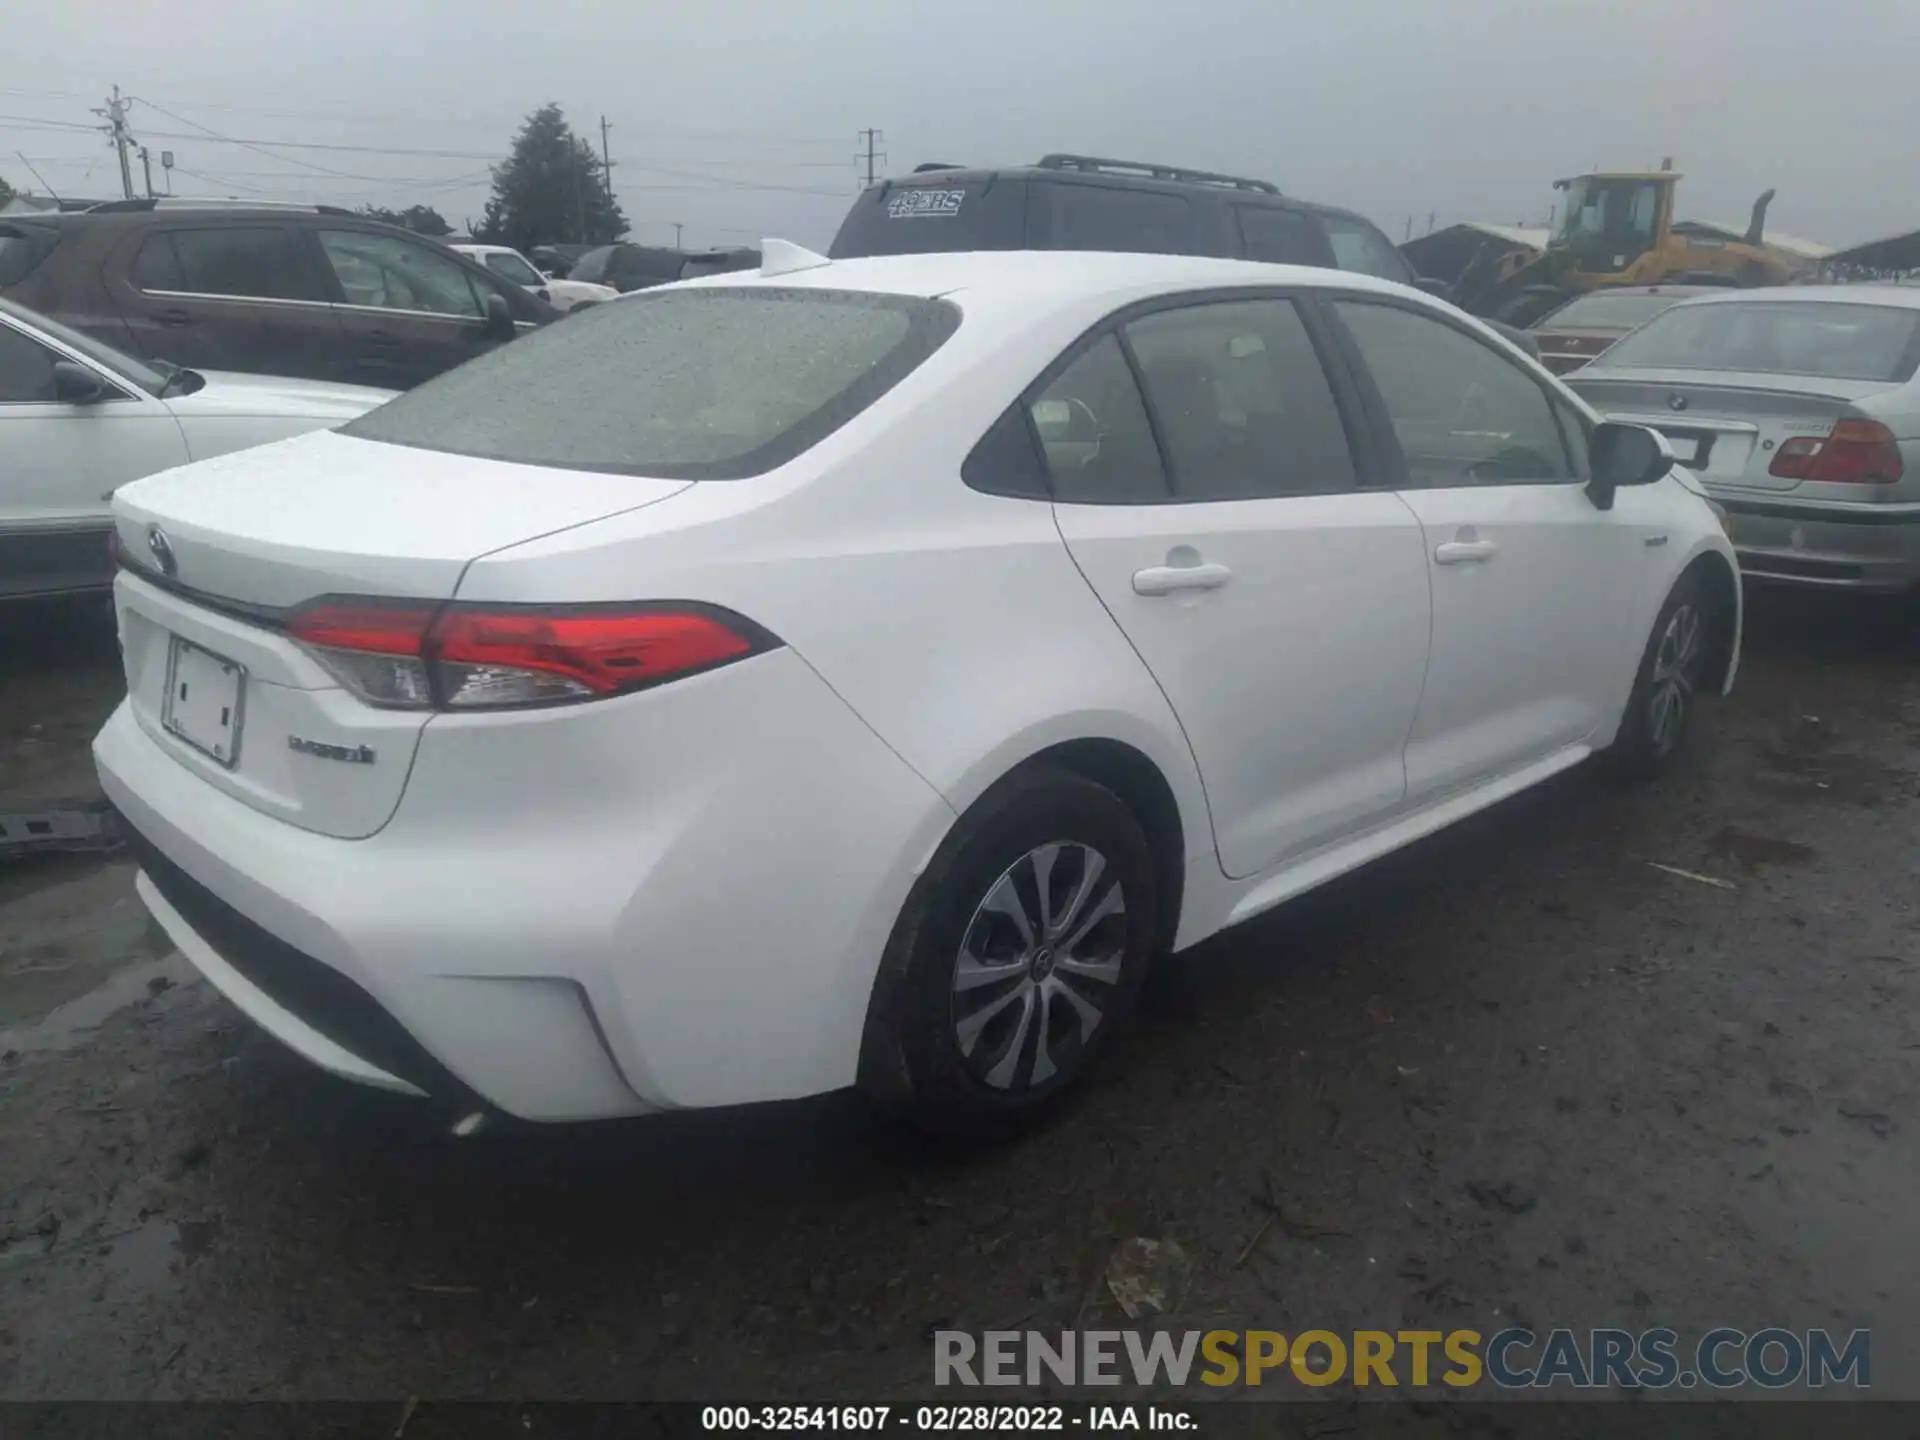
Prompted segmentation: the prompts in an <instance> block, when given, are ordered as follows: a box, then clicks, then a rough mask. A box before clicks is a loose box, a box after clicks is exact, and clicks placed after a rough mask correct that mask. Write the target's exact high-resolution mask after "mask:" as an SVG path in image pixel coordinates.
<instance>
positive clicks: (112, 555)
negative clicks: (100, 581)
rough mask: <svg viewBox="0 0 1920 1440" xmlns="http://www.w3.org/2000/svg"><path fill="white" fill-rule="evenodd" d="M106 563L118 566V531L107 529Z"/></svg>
mask: <svg viewBox="0 0 1920 1440" xmlns="http://www.w3.org/2000/svg"><path fill="white" fill-rule="evenodd" d="M107 563H108V564H109V565H111V566H113V568H114V569H116V570H118V569H119V568H120V532H119V531H118V530H109V531H107Z"/></svg>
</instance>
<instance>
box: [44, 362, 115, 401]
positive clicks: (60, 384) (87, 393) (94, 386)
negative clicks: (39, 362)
mask: <svg viewBox="0 0 1920 1440" xmlns="http://www.w3.org/2000/svg"><path fill="white" fill-rule="evenodd" d="M106 393H107V386H106V382H105V381H103V380H102V379H101V378H100V377H99V376H98V375H96V374H94V373H93V371H91V370H89V369H88V368H87V367H86V366H84V365H82V364H79V363H78V362H76V361H73V360H56V361H54V362H53V398H54V399H55V400H58V401H59V402H60V403H61V404H63V405H92V404H93V403H95V402H96V401H98V400H99V399H101V398H102V397H103V396H105V395H106Z"/></svg>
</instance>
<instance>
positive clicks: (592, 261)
mask: <svg viewBox="0 0 1920 1440" xmlns="http://www.w3.org/2000/svg"><path fill="white" fill-rule="evenodd" d="M612 258H613V247H612V246H611V245H603V246H601V247H600V248H599V249H598V250H589V251H587V253H586V254H584V255H582V256H581V257H580V258H579V259H578V260H576V261H574V262H573V268H572V269H571V270H569V271H568V272H567V278H569V279H571V280H590V281H592V282H594V283H595V284H598V283H599V282H600V277H601V276H602V275H605V274H606V273H607V261H609V260H611V259H612Z"/></svg>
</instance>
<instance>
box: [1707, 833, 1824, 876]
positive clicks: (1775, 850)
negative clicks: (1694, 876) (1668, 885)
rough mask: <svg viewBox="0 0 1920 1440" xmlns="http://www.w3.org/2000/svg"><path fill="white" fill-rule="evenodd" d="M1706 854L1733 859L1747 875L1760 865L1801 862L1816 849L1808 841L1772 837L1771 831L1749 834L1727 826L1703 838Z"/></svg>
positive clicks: (1816, 853)
mask: <svg viewBox="0 0 1920 1440" xmlns="http://www.w3.org/2000/svg"><path fill="white" fill-rule="evenodd" d="M1707 854H1708V855H1710V856H1712V857H1714V858H1716V859H1722V860H1733V861H1735V862H1737V863H1738V864H1739V866H1740V868H1741V869H1743V870H1745V871H1746V872H1747V874H1749V875H1751V874H1753V872H1754V871H1756V870H1758V869H1759V868H1760V867H1761V866H1762V865H1805V864H1806V863H1807V862H1808V861H1810V860H1812V859H1814V858H1815V857H1816V856H1817V855H1818V854H1819V852H1818V851H1816V850H1815V849H1814V848H1813V847H1812V846H1811V845H1801V844H1798V843H1796V842H1794V841H1792V840H1776V839H1774V838H1773V836H1771V835H1750V834H1748V833H1747V832H1746V831H1744V830H1735V829H1733V828H1732V827H1731V826H1729V827H1727V828H1725V829H1723V830H1721V831H1720V833H1719V834H1717V835H1715V836H1714V837H1713V838H1712V839H1711V840H1709V841H1708V842H1707Z"/></svg>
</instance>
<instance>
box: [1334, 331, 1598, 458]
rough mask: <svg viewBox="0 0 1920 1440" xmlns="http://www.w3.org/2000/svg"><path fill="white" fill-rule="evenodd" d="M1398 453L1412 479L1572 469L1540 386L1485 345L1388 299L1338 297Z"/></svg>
mask: <svg viewBox="0 0 1920 1440" xmlns="http://www.w3.org/2000/svg"><path fill="white" fill-rule="evenodd" d="M1334 308H1335V309H1336V310H1337V311H1338V312H1339V315H1340V318H1341V320H1342V321H1344V322H1345V323H1346V327H1347V330H1348V331H1349V332H1350V333H1351V334H1352V336H1353V340H1354V343H1355V345H1357V346H1358V347H1359V350H1360V358H1361V359H1362V360H1363V361H1364V362H1365V363H1366V367H1367V369H1368V370H1369V371H1370V372H1371V373H1372V375H1373V381H1374V384H1375V385H1376V386H1377V387H1378V388H1379V391H1380V398H1381V400H1382V402H1383V403H1384V404H1385V405H1386V408H1387V418H1388V419H1389V420H1391V421H1392V423H1393V433H1394V435H1395V437H1396V438H1397V439H1398V440H1399V442H1400V451H1401V453H1402V454H1403V455H1404V456H1405V457H1406V462H1407V481H1408V483H1409V484H1411V485H1418V486H1435V487H1452V486H1460V485H1498V484H1510V485H1511V484H1529V483H1532V484H1540V483H1545V482H1554V481H1565V480H1571V479H1573V478H1575V476H1574V470H1573V465H1572V462H1571V461H1570V459H1569V458H1568V454H1567V442H1566V440H1565V439H1564V438H1563V437H1562V435H1561V433H1560V425H1559V422H1558V421H1556V419H1555V418H1554V414H1553V409H1552V407H1551V406H1550V405H1549V404H1548V401H1547V392H1546V391H1545V390H1544V389H1543V388H1542V387H1541V386H1540V385H1538V384H1536V383H1535V382H1534V379H1533V377H1532V376H1531V375H1529V374H1527V372H1526V371H1524V370H1522V369H1521V368H1520V367H1519V366H1518V365H1516V364H1514V363H1513V362H1512V361H1511V360H1509V359H1507V358H1506V357H1505V356H1504V355H1501V354H1499V353H1497V352H1496V351H1495V350H1494V349H1493V348H1492V347H1491V346H1489V345H1484V344H1482V343H1481V342H1480V341H1478V340H1475V339H1473V338H1472V337H1470V336H1468V335H1465V334H1463V333H1461V332H1460V331H1458V330H1456V329H1454V328H1453V327H1452V326H1451V325H1447V324H1445V323H1443V322H1442V321H1440V320H1437V319H1433V318H1431V317H1429V316H1426V315H1419V314H1415V313H1414V312H1413V311H1411V310H1403V309H1401V308H1400V307H1399V306H1396V305H1379V304H1373V303H1370V302H1367V301H1362V300H1339V301H1336V302H1334Z"/></svg>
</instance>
